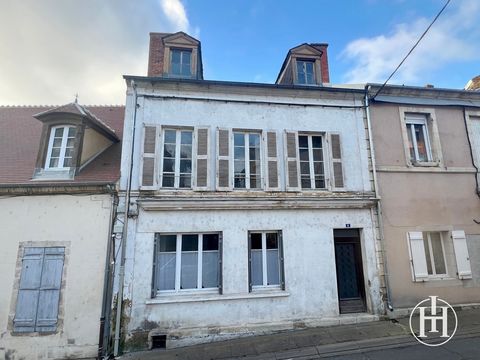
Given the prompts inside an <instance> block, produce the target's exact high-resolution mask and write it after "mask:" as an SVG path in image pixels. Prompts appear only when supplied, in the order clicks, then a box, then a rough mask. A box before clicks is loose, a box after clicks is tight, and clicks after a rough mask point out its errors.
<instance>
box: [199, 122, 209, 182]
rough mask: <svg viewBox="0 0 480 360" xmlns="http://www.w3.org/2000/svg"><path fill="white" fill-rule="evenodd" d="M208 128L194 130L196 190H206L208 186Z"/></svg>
mask: <svg viewBox="0 0 480 360" xmlns="http://www.w3.org/2000/svg"><path fill="white" fill-rule="evenodd" d="M209 133H210V128H208V127H197V128H195V134H196V136H195V138H196V142H197V148H196V153H195V155H196V160H195V161H196V180H195V189H196V190H208V189H209V187H210V186H209V185H210V179H209V170H210V166H209V165H210V164H209V162H210V157H209V156H208V154H209V152H210V151H209V149H210V141H209Z"/></svg>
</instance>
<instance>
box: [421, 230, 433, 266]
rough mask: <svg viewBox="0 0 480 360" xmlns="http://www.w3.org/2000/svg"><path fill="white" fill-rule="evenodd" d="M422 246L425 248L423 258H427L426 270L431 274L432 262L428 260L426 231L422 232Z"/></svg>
mask: <svg viewBox="0 0 480 360" xmlns="http://www.w3.org/2000/svg"><path fill="white" fill-rule="evenodd" d="M423 246H424V249H425V258H426V260H427V272H428V274H429V275H432V274H433V271H432V263H431V261H430V248H429V247H428V237H427V233H423Z"/></svg>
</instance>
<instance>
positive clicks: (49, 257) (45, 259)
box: [13, 247, 65, 332]
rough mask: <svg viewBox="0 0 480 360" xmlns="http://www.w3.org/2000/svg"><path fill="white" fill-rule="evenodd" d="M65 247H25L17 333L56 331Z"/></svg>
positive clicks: (14, 323) (17, 309) (16, 325)
mask: <svg viewBox="0 0 480 360" xmlns="http://www.w3.org/2000/svg"><path fill="white" fill-rule="evenodd" d="M64 254H65V248H63V247H47V248H42V247H26V248H24V253H23V258H22V273H21V275H20V284H19V290H18V297H17V305H16V309H15V317H14V320H13V326H14V331H15V332H55V331H56V330H57V321H58V306H59V301H60V288H61V283H62V273H63V262H64Z"/></svg>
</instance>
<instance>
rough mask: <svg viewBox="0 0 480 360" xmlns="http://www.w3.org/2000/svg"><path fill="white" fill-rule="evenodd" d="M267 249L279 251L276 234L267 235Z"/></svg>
mask: <svg viewBox="0 0 480 360" xmlns="http://www.w3.org/2000/svg"><path fill="white" fill-rule="evenodd" d="M265 235H266V237H267V238H266V240H267V249H278V238H277V234H276V233H267V234H265Z"/></svg>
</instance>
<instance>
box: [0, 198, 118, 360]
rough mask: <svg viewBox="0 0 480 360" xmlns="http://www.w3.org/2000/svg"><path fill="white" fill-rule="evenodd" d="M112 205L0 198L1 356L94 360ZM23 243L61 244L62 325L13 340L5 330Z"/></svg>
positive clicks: (105, 200)
mask: <svg viewBox="0 0 480 360" xmlns="http://www.w3.org/2000/svg"><path fill="white" fill-rule="evenodd" d="M111 203H112V202H111V197H110V196H109V195H92V196H90V195H81V196H69V195H45V196H19V197H10V198H0V228H1V229H2V251H0V289H2V291H0V349H3V350H0V358H3V357H2V355H5V356H7V354H8V356H10V358H12V359H19V358H25V359H37V358H42V359H49V358H67V357H69V358H70V357H71V358H78V357H94V356H96V353H97V348H98V335H99V322H100V314H101V304H102V292H103V277H104V267H105V257H106V248H107V241H108V235H109V224H110V216H111V207H112V204H111ZM27 241H28V242H32V241H33V242H36V243H37V244H38V246H47V245H48V242H64V243H65V242H66V256H65V265H64V266H65V272H64V273H65V278H64V279H62V283H63V282H64V283H65V287H64V288H63V289H62V290H61V298H62V300H61V305H60V311H62V309H63V312H64V324H63V328H61V329H59V330H60V331H57V333H56V334H52V335H42V336H36V335H37V334H33V335H28V336H26V335H22V336H15V335H12V334H11V331H10V329H8V328H7V326H8V319H9V316H10V317H13V314H14V311H15V304H12V296H13V295H14V290H13V289H14V282H15V279H16V268H15V267H16V262H17V256H18V248H19V243H21V242H27ZM17 276H18V274H17ZM62 302H63V304H62ZM2 351H3V352H4V353H5V354H2Z"/></svg>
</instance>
